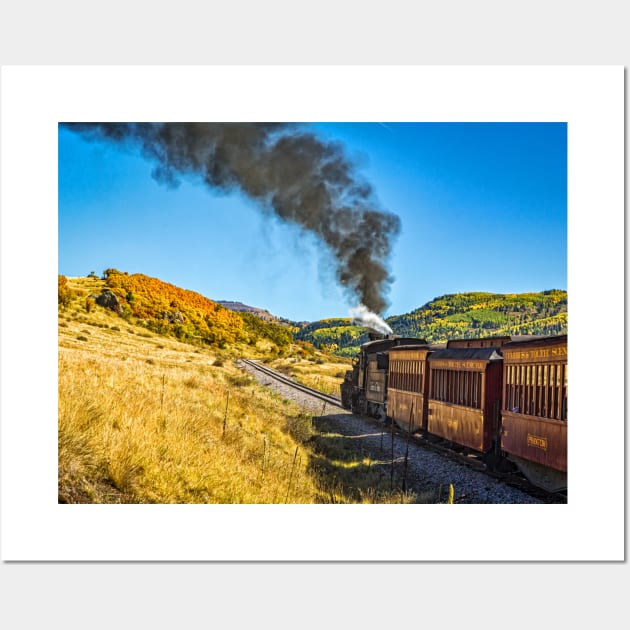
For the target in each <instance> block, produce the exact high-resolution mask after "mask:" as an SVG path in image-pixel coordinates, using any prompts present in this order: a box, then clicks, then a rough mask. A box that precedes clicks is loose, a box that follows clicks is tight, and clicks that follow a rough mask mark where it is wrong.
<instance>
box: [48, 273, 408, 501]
mask: <svg viewBox="0 0 630 630" xmlns="http://www.w3.org/2000/svg"><path fill="white" fill-rule="evenodd" d="M68 283H69V286H70V287H71V288H72V289H73V290H74V291H78V292H80V293H82V294H81V295H79V296H78V297H76V298H75V299H74V300H73V301H72V302H71V303H70V304H69V305H68V306H67V307H65V308H62V307H60V310H59V417H58V422H59V424H58V431H59V433H58V436H59V470H58V474H59V479H58V481H59V501H60V502H63V503H86V502H88V503H285V502H288V503H320V502H340V503H344V502H400V501H410V500H413V497H409V496H406V495H404V496H403V495H401V493H400V492H397V491H394V492H389V491H388V490H385V489H383V488H381V487H380V486H379V477H378V476H376V475H375V474H374V472H369V471H370V468H371V466H370V464H371V462H369V461H366V460H365V458H364V457H363V456H362V455H361V454H360V453H359V454H354V455H350V456H349V454H348V453H347V452H346V450H344V449H346V447H345V446H344V447H342V446H341V445H340V444H341V442H339V443H336V440H335V439H334V438H335V436H334V434H332V433H331V432H330V431H329V430H328V429H327V427H326V424H325V421H322V422H319V423H317V422H315V423H314V422H313V418H312V417H311V416H309V415H307V414H305V413H303V412H302V411H301V410H300V409H299V408H298V407H297V405H295V404H293V403H290V402H288V401H285V400H283V399H281V398H280V397H279V396H277V395H276V394H274V393H273V392H271V391H269V390H268V389H266V388H263V387H261V386H259V385H258V384H257V383H256V382H255V381H254V379H253V378H252V377H250V376H248V375H246V374H245V373H244V372H243V371H241V370H240V369H238V368H237V367H236V366H235V364H234V359H235V358H237V357H238V356H241V355H242V356H247V357H249V358H262V359H264V360H266V362H268V363H269V364H270V365H271V366H272V367H279V368H281V369H283V370H284V371H286V372H289V373H292V374H293V375H295V376H296V377H297V378H298V379H299V380H301V381H302V382H305V383H307V384H309V385H311V386H314V387H317V388H319V389H321V390H322V391H326V392H329V393H336V394H338V392H339V389H338V387H339V383H340V382H341V380H342V379H343V373H344V371H345V369H347V368H348V366H349V361H347V360H344V359H338V358H334V357H327V356H325V355H322V354H321V353H319V352H317V353H314V354H313V355H312V356H305V352H304V349H303V348H300V347H298V346H295V347H293V348H292V351H291V352H290V353H289V354H288V356H283V357H278V356H277V355H273V358H271V355H269V353H268V348H267V347H266V346H265V345H264V343H260V344H258V345H257V346H256V347H252V346H245V347H230V348H226V349H224V350H217V349H212V348H209V347H207V346H203V347H202V346H195V345H190V344H186V343H182V342H179V341H177V340H176V339H175V338H172V337H166V336H159V335H156V334H154V333H150V332H148V331H147V330H146V329H145V328H143V327H141V326H138V325H136V324H134V323H133V322H129V321H126V320H124V319H122V318H120V317H118V316H117V315H115V314H114V313H112V312H110V311H107V310H105V309H103V308H101V307H99V306H95V307H94V306H93V307H92V308H91V312H89V313H88V312H87V311H86V308H85V301H86V296H87V295H88V294H89V293H90V292H96V293H98V292H99V291H100V288H101V287H102V281H100V280H98V279H88V278H68ZM314 427H320V428H319V429H317V428H314ZM324 437H325V438H326V439H323V438H324ZM338 449H342V450H344V452H343V457H340V453H339V452H338ZM366 471H367V472H366Z"/></svg>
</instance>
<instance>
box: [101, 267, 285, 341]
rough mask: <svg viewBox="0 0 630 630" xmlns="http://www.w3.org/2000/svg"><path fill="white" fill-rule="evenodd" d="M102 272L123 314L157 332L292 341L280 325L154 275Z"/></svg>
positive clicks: (219, 338) (199, 337)
mask: <svg viewBox="0 0 630 630" xmlns="http://www.w3.org/2000/svg"><path fill="white" fill-rule="evenodd" d="M105 276H106V284H107V286H108V287H109V289H110V290H111V291H112V292H113V293H115V294H116V296H117V297H118V299H119V301H120V303H121V305H122V307H123V311H124V313H125V315H126V316H131V317H134V318H136V319H138V320H141V321H143V322H144V323H145V325H146V326H147V327H148V328H149V329H151V330H153V331H155V332H157V333H160V334H172V335H174V336H176V337H178V338H179V339H184V340H190V339H195V340H198V341H201V342H203V343H207V344H212V345H219V346H223V345H225V344H231V343H235V342H239V341H243V342H247V343H255V342H256V341H257V340H258V339H260V338H262V337H267V338H269V339H270V340H271V341H272V342H273V343H275V344H276V345H278V346H282V345H286V344H289V343H290V342H291V341H292V334H291V332H290V331H289V330H288V329H286V328H285V327H283V326H279V325H277V324H273V323H269V322H262V321H261V320H259V318H257V317H253V318H252V317H247V316H244V314H243V313H237V312H234V311H231V310H229V309H226V308H224V307H223V306H221V305H220V304H217V303H216V302H213V301H212V300H210V299H208V298H206V297H204V296H203V295H201V294H199V293H196V292H194V291H189V290H186V289H181V288H179V287H177V286H175V285H173V284H170V283H168V282H163V281H162V280H159V279H158V278H152V277H150V276H145V275H144V274H138V273H136V274H128V273H126V272H120V271H118V270H116V269H107V270H106V271H105Z"/></svg>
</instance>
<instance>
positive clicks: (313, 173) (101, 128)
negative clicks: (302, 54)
mask: <svg viewBox="0 0 630 630" xmlns="http://www.w3.org/2000/svg"><path fill="white" fill-rule="evenodd" d="M63 126H64V127H66V128H69V129H71V130H73V131H75V132H77V133H80V134H82V135H83V136H84V137H86V138H87V139H91V140H108V141H111V142H115V143H119V144H122V145H126V146H129V147H130V148H133V149H135V150H139V151H140V152H141V153H142V155H144V156H145V157H147V158H149V159H150V160H152V161H153V162H154V163H155V164H156V165H155V168H154V171H153V176H154V177H155V178H156V179H157V180H158V181H161V182H163V183H166V184H167V185H171V186H176V185H177V184H178V178H179V177H181V176H196V177H201V178H202V179H203V181H204V182H205V183H206V184H207V185H208V186H210V187H212V188H216V189H219V190H222V191H226V192H227V191H236V190H240V191H242V192H243V193H244V194H245V195H247V196H248V197H250V198H251V199H253V200H255V201H256V202H257V203H258V204H259V205H260V206H261V207H263V208H265V209H271V210H272V211H273V212H274V213H275V214H276V215H277V216H278V217H279V218H281V219H282V220H284V221H287V222H289V223H294V224H296V225H298V226H300V227H302V228H304V229H305V230H308V231H309V232H312V233H313V234H315V235H317V236H318V237H319V238H320V239H321V241H323V242H324V243H325V244H326V245H327V246H328V248H329V249H330V250H331V251H332V253H333V254H334V256H335V261H336V273H337V278H338V280H339V282H340V283H341V285H342V286H343V287H345V288H346V289H347V290H348V291H350V292H351V294H353V297H354V298H355V299H357V298H358V299H359V301H360V302H361V303H362V304H364V305H365V306H366V307H367V308H369V309H370V310H371V311H373V312H375V313H381V312H382V311H383V310H384V309H385V307H386V306H387V303H386V300H385V297H384V295H385V293H386V292H387V289H388V286H389V284H390V283H391V281H392V278H391V277H390V275H389V273H388V271H387V261H388V258H389V256H390V253H391V246H392V245H391V244H392V239H393V238H394V237H395V236H396V235H397V234H398V232H399V229H400V220H399V219H398V217H397V216H396V215H394V214H391V213H389V212H383V211H380V210H378V209H377V203H376V200H375V196H374V193H373V190H372V187H371V186H370V185H369V184H366V183H365V182H362V181H360V180H359V179H358V178H357V176H356V175H355V173H354V168H353V165H352V164H351V163H350V162H349V160H348V159H347V157H346V156H345V154H344V151H343V147H342V146H341V145H339V144H337V143H331V142H324V141H322V140H321V139H319V138H317V137H316V136H315V135H314V134H313V133H309V132H306V131H304V130H303V129H300V127H299V126H298V125H294V124H285V123H66V124H64V125H63Z"/></svg>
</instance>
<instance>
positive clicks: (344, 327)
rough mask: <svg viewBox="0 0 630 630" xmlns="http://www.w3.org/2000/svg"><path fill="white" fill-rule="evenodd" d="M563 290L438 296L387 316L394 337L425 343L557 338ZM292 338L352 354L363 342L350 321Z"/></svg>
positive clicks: (324, 324) (362, 332) (562, 325)
mask: <svg viewBox="0 0 630 630" xmlns="http://www.w3.org/2000/svg"><path fill="white" fill-rule="evenodd" d="M567 317H568V316H567V292H566V291H562V290H557V289H552V290H549V291H543V292H540V293H511V294H499V293H455V294H449V295H442V296H440V297H437V298H435V299H434V300H431V301H430V302H428V303H427V304H425V305H424V306H421V307H420V308H417V309H415V310H413V311H411V312H410V313H406V314H404V315H395V316H392V317H388V318H387V320H386V321H387V323H388V324H389V325H390V327H391V328H392V330H393V331H394V333H395V334H397V335H400V336H403V337H419V338H421V339H426V340H427V341H428V342H429V343H443V342H445V341H447V340H448V339H463V338H467V337H494V336H498V335H560V334H565V333H566V332H567V325H568V324H567V322H568V319H567ZM295 337H296V338H297V339H302V340H304V341H310V342H311V343H312V344H313V345H315V346H316V347H322V346H325V348H326V349H329V350H333V351H335V352H337V353H338V354H342V355H346V356H349V355H352V354H354V353H356V351H357V350H358V347H359V346H360V345H361V344H362V343H365V341H367V340H368V336H367V330H366V329H365V328H362V327H360V326H354V325H353V324H352V321H351V320H350V319H327V320H322V321H320V322H312V323H310V324H308V325H307V326H304V327H302V328H301V329H300V330H299V332H297V333H296V334H295Z"/></svg>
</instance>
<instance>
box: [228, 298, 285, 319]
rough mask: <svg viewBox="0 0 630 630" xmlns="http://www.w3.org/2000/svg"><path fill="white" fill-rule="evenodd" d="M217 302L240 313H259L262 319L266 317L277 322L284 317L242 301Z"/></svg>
mask: <svg viewBox="0 0 630 630" xmlns="http://www.w3.org/2000/svg"><path fill="white" fill-rule="evenodd" d="M217 303H218V304H220V305H221V306H223V307H225V308H229V309H230V310H231V311H237V312H239V313H253V314H254V315H258V317H260V319H264V320H265V321H269V322H277V321H280V320H281V319H282V318H280V317H277V316H276V315H272V314H271V313H270V312H269V311H266V310H265V309H262V308H256V307H255V306H248V305H247V304H243V303H242V302H231V301H229V300H217Z"/></svg>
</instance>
